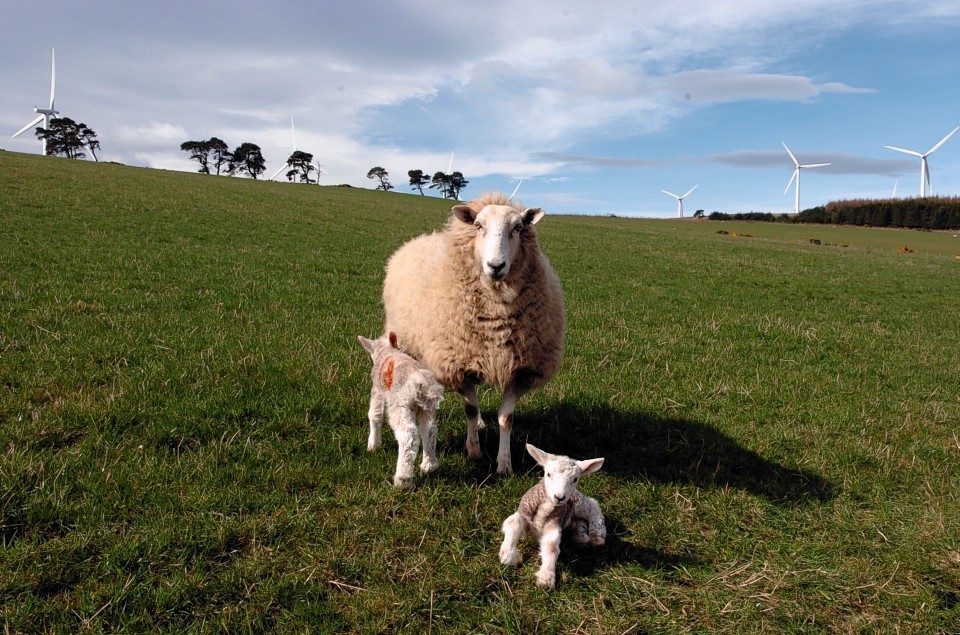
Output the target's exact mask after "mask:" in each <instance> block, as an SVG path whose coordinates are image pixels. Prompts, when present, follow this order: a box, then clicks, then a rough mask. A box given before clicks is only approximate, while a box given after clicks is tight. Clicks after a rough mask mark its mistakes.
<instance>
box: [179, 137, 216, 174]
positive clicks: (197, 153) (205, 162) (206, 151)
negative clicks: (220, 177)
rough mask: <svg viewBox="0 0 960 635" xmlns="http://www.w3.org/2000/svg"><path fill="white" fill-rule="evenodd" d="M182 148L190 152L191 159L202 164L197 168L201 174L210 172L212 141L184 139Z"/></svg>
mask: <svg viewBox="0 0 960 635" xmlns="http://www.w3.org/2000/svg"><path fill="white" fill-rule="evenodd" d="M180 149H181V150H183V151H184V152H189V153H190V159H191V160H193V161H196V162H198V163H199V164H200V169H199V170H197V171H198V172H200V173H201V174H210V150H211V148H210V142H209V141H184V142H183V143H181V144H180Z"/></svg>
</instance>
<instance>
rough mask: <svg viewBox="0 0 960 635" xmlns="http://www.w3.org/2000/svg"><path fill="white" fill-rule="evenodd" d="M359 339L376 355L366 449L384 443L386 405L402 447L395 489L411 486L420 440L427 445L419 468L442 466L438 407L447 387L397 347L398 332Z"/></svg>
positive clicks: (398, 441)
mask: <svg viewBox="0 0 960 635" xmlns="http://www.w3.org/2000/svg"><path fill="white" fill-rule="evenodd" d="M357 339H358V340H360V343H361V344H362V345H363V347H364V348H365V349H367V352H368V353H370V357H371V358H372V359H373V370H372V371H371V373H370V377H371V379H372V380H373V386H372V387H371V389H370V411H369V413H368V415H369V419H370V436H369V438H368V439H367V449H368V450H375V449H377V448H379V447H380V442H381V437H380V431H381V429H382V427H383V408H384V406H386V408H387V420H388V421H389V423H390V428H391V429H392V430H393V434H394V436H395V437H396V438H397V445H398V446H399V450H398V453H397V471H396V473H395V474H394V475H393V484H394V485H395V486H396V487H402V488H407V487H410V486H411V485H413V463H414V461H416V460H417V453H418V452H419V446H420V442H422V443H423V460H422V461H421V462H420V470H421V471H423V472H432V471H433V470H435V469H437V466H438V465H439V463H438V462H437V423H436V415H437V406H438V405H440V402H441V401H442V400H443V386H441V385H440V384H438V383H437V380H436V379H434V377H433V374H432V373H431V372H430V371H429V370H427V369H426V368H424V367H423V366H422V365H421V364H420V363H419V362H417V360H415V359H413V358H412V357H410V356H409V355H405V354H403V353H401V352H400V351H398V350H397V348H396V347H397V336H396V335H394V334H393V333H389V334H387V335H384V336H381V337H380V338H379V339H376V340H368V339H367V338H365V337H363V336H361V335H358V336H357ZM418 428H419V432H420V437H419V440H418V438H417V430H418Z"/></svg>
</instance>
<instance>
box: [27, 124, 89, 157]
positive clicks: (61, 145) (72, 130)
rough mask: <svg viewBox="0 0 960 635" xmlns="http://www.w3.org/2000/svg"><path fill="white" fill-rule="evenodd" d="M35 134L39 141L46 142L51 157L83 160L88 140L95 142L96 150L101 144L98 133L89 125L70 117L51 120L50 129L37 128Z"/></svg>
mask: <svg viewBox="0 0 960 635" xmlns="http://www.w3.org/2000/svg"><path fill="white" fill-rule="evenodd" d="M35 134H36V135H37V138H38V139H43V140H44V141H46V144H47V154H49V155H50V156H62V157H67V158H68V159H82V158H84V156H85V155H84V153H83V149H84V148H85V147H87V140H90V141H92V142H94V144H95V146H96V148H99V147H100V142H99V141H96V136H97V133H96V132H94V131H93V130H91V129H90V128H89V126H87V124H85V123H77V122H76V121H74V120H73V119H71V118H70V117H53V118H52V119H50V127H49V128H40V127H37V129H36V130H35ZM91 152H93V150H91ZM94 158H96V155H94Z"/></svg>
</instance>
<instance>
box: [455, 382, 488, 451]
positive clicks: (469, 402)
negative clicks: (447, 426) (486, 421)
mask: <svg viewBox="0 0 960 635" xmlns="http://www.w3.org/2000/svg"><path fill="white" fill-rule="evenodd" d="M457 392H459V393H460V395H461V396H462V397H463V411H464V412H465V413H466V415H467V444H466V446H467V456H469V457H470V458H471V459H479V458H480V456H481V454H482V453H481V452H480V433H479V432H478V429H479V428H482V427H483V419H481V418H480V400H479V399H477V386H476V385H475V384H467V385H465V386H464V387H463V388H460V389H459V390H458V391H457Z"/></svg>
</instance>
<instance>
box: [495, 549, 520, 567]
mask: <svg viewBox="0 0 960 635" xmlns="http://www.w3.org/2000/svg"><path fill="white" fill-rule="evenodd" d="M521 560H522V557H521V556H520V552H519V551H517V550H516V549H510V548H509V547H505V546H501V547H500V563H501V564H509V565H513V566H517V565H518V564H520V561H521Z"/></svg>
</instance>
